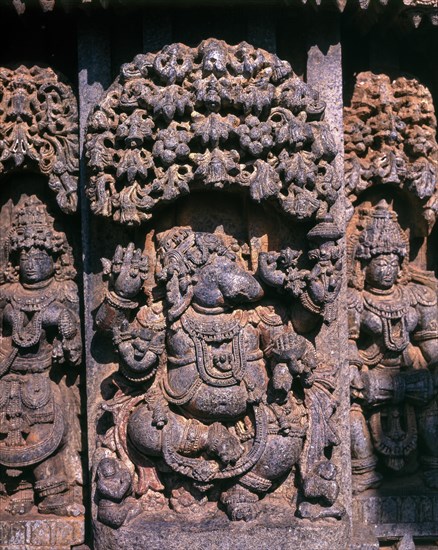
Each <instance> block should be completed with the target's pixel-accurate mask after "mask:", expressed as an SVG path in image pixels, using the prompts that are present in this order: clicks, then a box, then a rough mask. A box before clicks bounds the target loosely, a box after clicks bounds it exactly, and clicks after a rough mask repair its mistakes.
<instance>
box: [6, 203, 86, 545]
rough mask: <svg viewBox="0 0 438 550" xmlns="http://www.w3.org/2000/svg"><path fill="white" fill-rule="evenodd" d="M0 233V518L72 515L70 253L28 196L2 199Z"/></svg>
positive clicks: (77, 445) (76, 490) (74, 444)
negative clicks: (37, 513) (0, 231)
mask: <svg viewBox="0 0 438 550" xmlns="http://www.w3.org/2000/svg"><path fill="white" fill-rule="evenodd" d="M0 225H1V230H2V233H1V238H0V247H1V252H0V259H1V261H0V268H1V271H0V322H1V324H0V330H1V338H0V472H1V475H0V478H1V484H0V491H1V492H0V507H1V508H0V514H1V516H2V519H5V518H7V517H9V518H11V520H12V516H14V515H17V516H21V515H24V517H25V518H28V517H30V515H32V514H34V512H36V511H38V512H39V513H40V514H55V515H58V516H79V515H81V514H83V512H84V508H83V506H82V494H81V490H80V487H79V485H80V484H81V483H82V468H81V462H80V456H79V452H80V450H81V435H80V426H79V420H78V415H79V413H80V409H79V393H78V387H77V371H76V369H75V367H76V366H77V365H79V364H80V362H81V353H82V345H81V330H80V320H79V297H78V288H77V286H76V284H75V282H74V278H75V275H76V271H75V269H74V265H73V256H72V250H71V247H70V245H69V243H68V241H67V237H66V235H65V233H64V232H63V231H61V230H59V229H58V228H56V227H55V220H54V219H53V217H52V216H51V215H50V214H49V213H48V211H47V207H46V205H45V204H44V203H43V202H42V201H41V200H40V199H39V198H38V197H37V196H36V195H32V194H29V195H27V194H24V193H23V194H21V196H20V197H19V199H18V200H16V201H14V200H13V199H9V200H7V201H6V202H5V203H4V204H3V206H2V209H1V212H0ZM47 542H50V541H47ZM77 542H81V541H80V540H79V541H77Z"/></svg>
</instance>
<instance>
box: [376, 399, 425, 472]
mask: <svg viewBox="0 0 438 550" xmlns="http://www.w3.org/2000/svg"><path fill="white" fill-rule="evenodd" d="M382 413H386V414H387V416H388V418H387V423H388V429H387V430H386V431H384V429H383V426H382ZM400 416H404V419H405V423H406V428H405V429H404V430H403V429H402V428H401V426H400ZM369 423H370V431H371V435H372V437H373V442H374V446H375V448H376V450H377V451H378V452H379V453H381V454H382V455H384V456H385V457H388V458H389V459H390V458H395V457H398V458H400V460H401V461H402V462H404V460H403V459H404V457H406V456H407V455H408V454H409V453H411V452H412V451H413V450H414V449H415V448H416V446H417V425H416V415H415V410H414V407H413V406H412V405H409V404H408V403H405V404H404V405H401V406H400V407H393V406H387V407H385V408H384V409H381V410H379V411H376V412H374V413H372V415H371V416H370V420H369ZM397 469H398V468H397Z"/></svg>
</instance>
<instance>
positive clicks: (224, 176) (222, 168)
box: [191, 149, 240, 188]
mask: <svg viewBox="0 0 438 550" xmlns="http://www.w3.org/2000/svg"><path fill="white" fill-rule="evenodd" d="M191 157H192V159H193V160H194V161H195V163H196V164H197V165H198V167H197V168H196V170H195V172H194V175H195V177H196V178H199V179H203V180H204V182H205V183H207V184H214V185H215V187H219V188H221V187H223V186H224V184H225V183H230V182H232V181H233V179H234V178H235V176H236V175H237V174H238V173H239V171H240V166H239V164H238V161H239V153H238V152H237V151H234V150H232V151H221V150H220V149H213V151H209V150H207V151H206V152H205V153H203V154H194V155H191Z"/></svg>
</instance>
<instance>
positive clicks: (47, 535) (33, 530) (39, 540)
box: [0, 514, 85, 550]
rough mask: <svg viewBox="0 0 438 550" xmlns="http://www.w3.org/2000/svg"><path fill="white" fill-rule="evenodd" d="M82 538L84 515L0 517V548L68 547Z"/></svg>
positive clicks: (59, 549)
mask: <svg viewBox="0 0 438 550" xmlns="http://www.w3.org/2000/svg"><path fill="white" fill-rule="evenodd" d="M84 540H85V529H84V520H83V518H66V519H63V518H59V517H56V516H47V517H41V515H37V514H36V515H34V516H33V517H32V516H31V515H29V516H26V518H25V519H15V520H14V519H13V520H11V519H10V518H7V519H4V520H2V519H0V541H1V544H0V548H1V550H23V548H26V550H53V548H56V550H70V549H71V548H74V547H75V546H80V545H82V543H83V542H84Z"/></svg>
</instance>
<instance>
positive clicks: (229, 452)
mask: <svg viewBox="0 0 438 550" xmlns="http://www.w3.org/2000/svg"><path fill="white" fill-rule="evenodd" d="M324 110H325V103H324V102H322V101H320V100H319V97H318V94H317V93H316V92H314V91H313V90H312V88H310V87H309V86H307V85H305V84H304V83H303V82H302V81H301V80H300V79H298V78H297V77H296V76H295V75H293V73H292V72H291V69H290V66H289V64H288V63H285V62H282V61H280V60H279V59H278V58H277V57H276V56H275V55H273V54H270V53H268V52H265V51H263V50H260V49H255V48H253V47H252V46H250V45H249V44H247V43H241V44H238V45H237V46H229V45H227V44H226V43H224V42H222V41H218V40H213V39H212V40H206V41H204V42H203V43H202V44H201V45H200V46H199V47H198V48H188V47H187V46H184V45H182V44H173V45H170V46H166V47H165V48H164V49H163V50H161V51H160V52H158V53H157V54H146V55H140V56H137V57H136V58H135V60H134V62H133V63H131V64H126V65H124V66H123V67H122V71H121V76H120V78H119V79H118V81H116V83H115V84H113V86H111V87H110V89H109V90H108V92H107V94H106V95H105V96H104V97H103V98H102V99H101V101H100V102H99V105H98V106H97V107H96V108H95V109H94V111H93V113H92V114H91V115H90V118H89V122H88V135H87V141H86V151H87V157H88V165H89V167H90V172H91V178H90V182H89V189H88V196H89V197H90V199H91V207H92V211H93V212H94V213H95V214H98V215H100V216H102V215H103V216H105V217H112V218H113V219H114V220H115V221H117V222H119V223H121V224H123V225H125V226H128V227H135V226H140V225H141V224H143V225H144V229H143V228H141V229H137V230H136V232H135V233H131V235H132V236H131V237H130V240H131V242H129V241H128V242H126V241H124V242H122V243H121V244H119V245H118V246H117V247H116V249H115V251H114V252H113V251H111V250H110V249H109V250H108V249H107V252H106V254H107V253H108V252H109V254H108V255H107V256H106V258H105V257H104V258H103V259H102V266H103V284H102V283H99V282H98V281H95V283H94V284H96V292H95V293H94V294H95V295H96V296H97V295H100V296H102V294H103V295H104V299H103V301H102V302H101V303H100V304H99V306H98V308H97V310H96V313H95V321H96V326H97V327H98V328H99V329H100V331H101V334H100V335H96V338H95V339H94V340H93V342H92V343H91V346H92V347H91V354H92V356H93V357H94V360H95V361H97V362H99V361H101V360H99V357H100V356H101V354H102V351H101V350H102V349H103V347H104V346H108V343H107V342H108V337H111V338H112V343H113V347H114V351H115V352H116V353H117V356H116V357H114V356H112V357H111V358H110V359H109V363H110V364H112V366H110V368H104V370H102V371H100V372H101V373H102V374H101V375H100V377H101V380H102V381H103V378H104V377H105V380H104V382H103V385H101V391H102V403H101V412H100V413H98V415H97V418H96V419H95V421H94V422H95V423H96V427H97V430H96V431H97V442H96V451H95V453H94V456H93V459H92V461H93V480H94V481H95V483H96V485H95V487H96V493H95V499H96V500H95V501H96V502H97V504H98V508H97V511H96V512H97V514H96V518H95V528H96V531H95V533H96V544H98V545H101V547H102V548H103V547H105V546H107V547H109V546H108V545H110V546H111V545H112V547H115V546H116V545H118V546H120V545H124V547H129V545H135V544H141V543H144V544H145V545H146V544H147V545H148V546H150V545H152V546H151V547H158V546H157V545H158V544H160V543H159V542H158V541H159V540H160V538H161V539H162V540H161V544H166V545H167V544H169V545H170V546H171V547H174V546H172V544H177V542H176V541H175V542H172V540H174V539H175V536H176V532H177V530H178V529H181V525H182V524H181V519H180V518H181V517H184V521H185V525H186V529H187V530H188V531H190V537H191V544H192V545H200V544H201V541H202V540H203V541H204V543H205V541H206V540H207V538H206V537H207V536H208V535H207V531H208V527H207V526H208V525H210V527H211V526H213V525H216V526H217V527H216V530H215V533H214V534H211V538H210V539H208V540H207V542H208V543H209V544H211V545H213V546H214V545H215V544H217V542H218V537H219V536H222V544H223V545H224V547H227V545H228V546H230V545H231V544H234V545H237V547H242V548H243V547H244V545H245V544H248V540H249V539H248V537H249V536H250V535H249V533H250V531H249V530H248V529H257V530H258V529H259V528H260V530H261V531H262V532H263V533H265V532H266V533H267V534H266V537H264V542H263V543H261V542H260V544H266V547H268V545H274V546H278V545H279V544H280V547H281V544H283V542H281V539H282V538H283V537H284V536H285V534H286V533H287V534H288V535H287V537H288V543H287V544H295V543H298V542H300V541H304V540H305V541H306V542H305V544H306V545H307V546H306V547H308V548H311V547H312V545H313V544H314V540H315V538H317V537H318V533H322V532H323V531H324V530H326V531H327V537H326V541H327V542H324V544H326V545H327V546H326V547H327V548H329V547H332V548H342V545H344V544H345V536H346V533H347V531H348V529H349V520H348V519H347V518H346V519H342V518H344V515H345V507H344V505H343V502H344V501H345V498H344V496H342V498H340V499H339V500H338V496H339V484H338V482H337V475H338V467H339V453H334V452H333V449H334V448H335V447H336V446H337V445H339V442H340V437H341V436H340V433H341V432H342V427H339V426H338V427H337V426H336V410H337V406H338V401H337V399H336V397H335V395H337V385H338V383H339V377H340V371H339V368H338V365H337V364H336V363H334V362H332V357H331V356H330V354H329V353H327V352H326V351H327V350H324V349H323V348H320V349H318V348H319V346H318V348H316V349H315V346H314V345H313V344H312V337H311V336H310V335H313V336H314V335H315V334H318V332H319V331H320V330H321V326H322V325H324V326H329V325H331V324H332V323H334V324H336V312H337V304H336V299H337V296H338V294H339V290H340V284H341V280H342V279H341V277H342V269H343V264H342V261H341V258H340V254H341V249H340V247H339V244H338V241H339V239H340V237H341V231H340V229H339V227H338V226H337V224H336V223H335V221H334V217H333V212H335V211H336V210H333V209H334V205H335V204H336V201H337V199H338V190H339V186H340V184H339V180H338V174H337V172H336V170H335V168H334V161H335V157H336V153H337V149H336V145H335V142H334V141H333V139H332V137H331V130H330V126H329V125H328V124H327V123H324V122H322V120H321V119H322V115H323V112H324ZM175 178H176V179H175ZM182 197H185V198H184V200H183V199H182ZM230 197H232V198H233V201H232V202H230V201H229V198H230ZM341 204H342V203H341ZM262 205H263V207H262ZM332 210H333V212H332ZM336 217H337V219H340V215H339V208H338V210H337V211H336ZM146 222H149V225H145V224H146ZM116 242H117V240H116ZM102 252H104V250H103V248H102ZM105 338H106V340H105ZM116 361H117V362H116ZM94 372H95V373H97V372H98V371H96V370H95V371H94ZM95 376H96V374H95ZM97 376H99V375H98V374H97ZM98 380H99V378H98ZM95 384H96V387H97V386H98V384H97V383H96V382H95ZM344 387H345V386H344ZM93 399H96V400H97V396H95V395H94V396H93ZM89 421H90V422H93V419H92V418H89ZM338 428H341V430H340V432H339V433H338ZM92 429H93V428H92ZM332 455H333V457H332ZM270 499H274V500H273V501H272V500H270ZM272 502H275V508H274V505H272V504H271V503H272ZM295 514H296V515H297V516H298V517H300V518H302V519H298V517H294V515H295ZM227 516H228V518H227ZM257 518H259V519H257ZM275 518H277V520H275ZM166 519H167V520H168V521H169V522H171V523H168V524H163V525H160V522H162V521H165V520H166ZM308 519H312V520H313V521H314V523H311V522H309V521H308ZM230 520H231V521H238V520H240V521H242V520H243V521H244V522H250V523H251V526H250V525H249V524H248V527H245V526H242V527H237V528H233V529H231V527H229V529H231V530H229V533H230V539H229V540H228V541H227V540H226V539H224V538H223V535H219V533H220V528H221V526H225V525H227V526H230V523H229V522H230ZM151 522H152V523H151ZM291 523H292V524H293V528H292V529H291V527H290V525H291ZM102 524H103V525H105V526H106V527H103V526H102ZM271 524H272V528H271V527H270V526H271ZM274 524H275V525H274ZM262 525H263V527H262ZM336 526H338V527H336ZM109 528H111V529H112V531H111V530H110V529H109ZM309 529H310V531H309ZM155 531H156V532H155ZM268 532H269V534H268ZM306 533H307V534H306ZM163 537H164V538H163ZM306 537H307V538H306ZM341 540H342V542H340V541H341ZM140 541H141V542H140ZM183 544H184V543H183Z"/></svg>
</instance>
